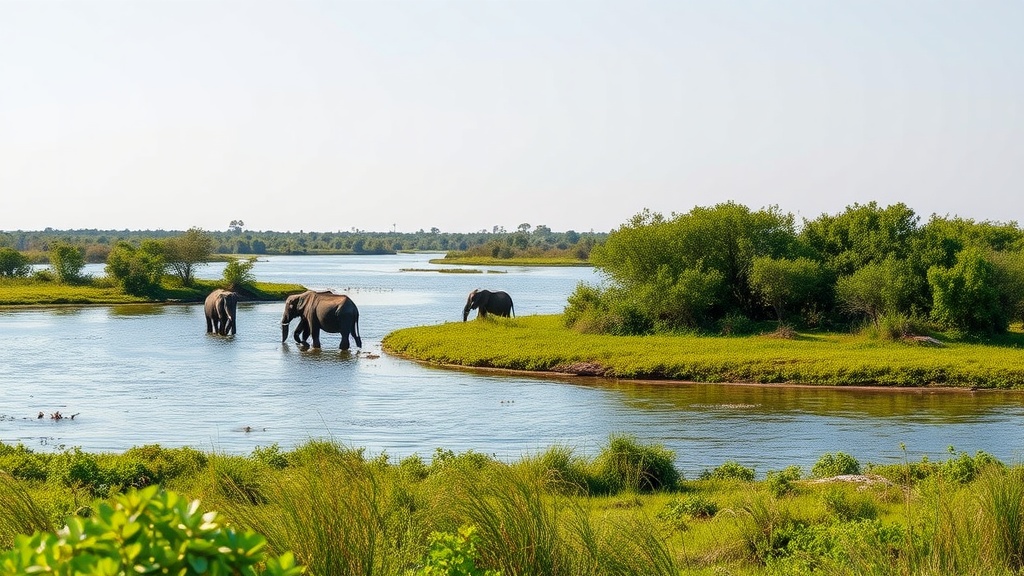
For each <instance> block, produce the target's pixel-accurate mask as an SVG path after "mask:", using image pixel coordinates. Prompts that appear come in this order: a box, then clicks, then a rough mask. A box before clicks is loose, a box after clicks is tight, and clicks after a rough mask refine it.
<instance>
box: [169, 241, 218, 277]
mask: <svg viewBox="0 0 1024 576" xmlns="http://www.w3.org/2000/svg"><path fill="white" fill-rule="evenodd" d="M212 253H213V239H212V238H210V235H209V234H207V233H206V232H204V231H203V229H202V228H189V229H188V231H187V232H185V233H184V234H182V235H181V236H175V237H173V238H168V239H166V240H164V258H165V260H166V261H167V264H168V265H169V266H170V267H171V268H172V269H173V270H174V273H175V274H177V275H178V278H180V279H181V283H182V285H184V286H191V285H192V280H193V279H194V278H193V273H194V271H195V268H196V267H197V266H202V265H204V264H206V263H207V262H208V261H209V260H210V255H211V254H212Z"/></svg>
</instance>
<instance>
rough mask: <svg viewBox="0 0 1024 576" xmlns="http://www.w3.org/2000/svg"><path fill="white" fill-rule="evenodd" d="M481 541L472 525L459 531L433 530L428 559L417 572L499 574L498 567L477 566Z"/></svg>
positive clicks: (430, 574) (428, 575)
mask: <svg viewBox="0 0 1024 576" xmlns="http://www.w3.org/2000/svg"><path fill="white" fill-rule="evenodd" d="M479 543H480V536H479V535H478V534H477V531H476V528H475V527H473V526H463V527H462V528H459V531H458V533H456V534H452V533H450V532H434V533H432V534H431V535H430V548H429V549H428V550H427V558H426V561H425V562H424V563H423V567H422V568H420V569H419V570H417V571H416V573H415V574H416V576H500V574H501V573H500V572H498V571H496V570H484V569H482V568H478V567H477V565H476V561H477V559H478V558H477V556H478V555H477V551H476V547H477V545H478V544H479Z"/></svg>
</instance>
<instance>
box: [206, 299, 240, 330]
mask: <svg viewBox="0 0 1024 576" xmlns="http://www.w3.org/2000/svg"><path fill="white" fill-rule="evenodd" d="M204 308H205V310H206V333H207V334H210V333H213V332H216V333H217V334H220V335H221V336H227V335H228V332H231V334H232V335H234V334H235V311H236V310H237V308H238V294H236V293H235V292H231V291H229V290H221V289H219V288H218V289H217V290H214V291H213V292H210V295H209V296H207V297H206V303H205V305H204Z"/></svg>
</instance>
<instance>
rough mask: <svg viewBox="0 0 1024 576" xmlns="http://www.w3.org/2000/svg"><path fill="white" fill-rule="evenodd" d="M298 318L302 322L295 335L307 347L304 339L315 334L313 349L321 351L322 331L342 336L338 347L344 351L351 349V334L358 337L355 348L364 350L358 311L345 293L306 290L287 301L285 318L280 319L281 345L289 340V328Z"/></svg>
mask: <svg viewBox="0 0 1024 576" xmlns="http://www.w3.org/2000/svg"><path fill="white" fill-rule="evenodd" d="M295 318H299V319H300V320H299V326H298V327H297V328H296V329H295V333H294V335H293V337H294V338H295V341H296V342H299V343H302V344H305V339H306V338H307V337H308V336H310V335H312V336H313V348H319V347H320V331H321V330H323V331H325V332H336V333H337V332H340V333H341V345H340V346H339V347H340V348H341V349H342V350H348V349H349V339H348V337H349V335H350V334H351V335H352V337H353V338H355V341H356V346H357V347H359V348H362V347H363V339H362V338H360V337H359V309H358V308H356V303H355V302H353V301H352V299H351V298H349V297H348V296H345V295H344V294H334V293H333V292H316V291H313V290H307V291H305V292H303V293H302V294H293V295H291V296H289V297H288V298H287V299H286V300H285V302H284V315H283V316H282V317H281V342H284V341H285V340H287V339H288V326H289V324H291V321H292V320H294V319H295ZM303 323H305V326H303ZM300 337H301V339H300Z"/></svg>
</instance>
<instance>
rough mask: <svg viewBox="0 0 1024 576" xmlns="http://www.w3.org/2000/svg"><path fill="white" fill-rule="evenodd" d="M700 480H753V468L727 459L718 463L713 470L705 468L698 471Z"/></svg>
mask: <svg viewBox="0 0 1024 576" xmlns="http://www.w3.org/2000/svg"><path fill="white" fill-rule="evenodd" d="M700 479H701V480H742V481H744V482H753V481H754V469H753V468H747V467H746V466H742V465H740V463H739V462H736V461H735V460H729V461H727V462H725V463H723V464H721V465H719V466H718V467H717V468H715V469H714V470H705V471H703V472H701V473H700Z"/></svg>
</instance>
